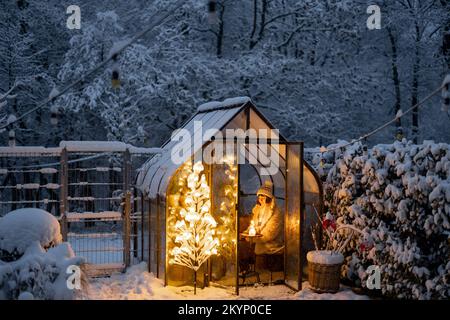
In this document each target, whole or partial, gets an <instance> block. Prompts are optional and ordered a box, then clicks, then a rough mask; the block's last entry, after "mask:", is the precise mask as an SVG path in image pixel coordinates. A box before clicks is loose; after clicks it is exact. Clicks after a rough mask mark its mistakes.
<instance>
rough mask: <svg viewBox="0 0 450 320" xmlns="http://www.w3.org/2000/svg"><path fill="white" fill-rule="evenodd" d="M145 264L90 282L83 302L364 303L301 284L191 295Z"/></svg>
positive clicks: (346, 290)
mask: <svg viewBox="0 0 450 320" xmlns="http://www.w3.org/2000/svg"><path fill="white" fill-rule="evenodd" d="M146 270H147V266H146V264H145V263H141V264H138V265H136V266H132V267H130V268H129V269H128V271H127V272H126V273H125V274H115V275H113V276H111V277H109V278H98V279H92V280H91V282H90V285H89V288H88V289H87V294H86V296H85V297H84V298H85V299H94V300H182V299H193V300H194V299H198V300H208V299H213V300H223V299H229V300H234V299H250V300H262V299H264V300H271V299H274V300H367V299H369V298H368V297H367V296H362V295H357V294H355V293H353V291H351V290H350V289H349V288H347V287H343V286H341V290H340V291H339V292H338V293H336V294H317V293H314V292H313V291H311V290H310V289H309V288H308V283H307V282H305V283H304V284H303V287H304V288H305V289H303V290H302V291H300V292H295V291H292V290H290V289H289V288H287V287H286V286H283V285H276V286H258V287H244V288H240V295H239V296H236V295H234V294H233V290H232V289H223V288H217V287H209V288H205V289H198V290H197V295H194V294H193V288H192V287H177V288H175V287H164V285H163V282H162V280H160V279H156V278H155V277H154V276H153V274H151V273H148V272H147V271H146Z"/></svg>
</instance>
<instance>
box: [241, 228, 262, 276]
mask: <svg viewBox="0 0 450 320" xmlns="http://www.w3.org/2000/svg"><path fill="white" fill-rule="evenodd" d="M241 236H242V237H245V238H247V239H248V241H249V245H250V248H251V254H252V258H253V259H252V261H253V263H249V270H245V271H243V272H242V274H239V277H240V278H242V280H243V281H242V284H244V283H245V279H246V278H247V277H251V276H256V280H257V282H258V283H259V282H261V280H260V278H259V272H257V271H256V269H255V268H256V255H255V248H254V239H255V238H261V237H262V234H255V235H254V236H251V235H249V234H248V233H245V232H242V233H241ZM239 267H240V268H241V266H239Z"/></svg>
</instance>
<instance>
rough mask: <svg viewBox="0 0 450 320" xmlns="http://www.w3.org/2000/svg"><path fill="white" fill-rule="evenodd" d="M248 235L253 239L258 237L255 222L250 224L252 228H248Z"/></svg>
mask: <svg viewBox="0 0 450 320" xmlns="http://www.w3.org/2000/svg"><path fill="white" fill-rule="evenodd" d="M248 235H249V236H251V237H254V236H256V229H255V222H254V221H253V220H252V221H251V222H250V227H249V228H248Z"/></svg>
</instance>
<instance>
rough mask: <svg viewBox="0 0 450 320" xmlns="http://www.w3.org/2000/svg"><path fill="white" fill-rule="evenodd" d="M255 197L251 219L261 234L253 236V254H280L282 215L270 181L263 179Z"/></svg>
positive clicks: (281, 245) (281, 248)
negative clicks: (262, 183)
mask: <svg viewBox="0 0 450 320" xmlns="http://www.w3.org/2000/svg"><path fill="white" fill-rule="evenodd" d="M257 197H258V199H257V203H256V205H255V206H254V207H253V210H252V217H251V219H252V225H253V226H254V228H255V230H256V233H257V234H260V235H261V236H260V237H255V238H254V242H255V254H256V255H264V254H280V253H282V250H283V248H284V246H283V216H282V214H281V212H280V210H279V209H278V207H277V204H276V200H275V197H274V196H273V193H272V183H271V182H270V181H265V182H264V185H263V186H261V188H259V190H258V192H257ZM249 228H250V227H249ZM248 231H249V230H248V229H247V233H248Z"/></svg>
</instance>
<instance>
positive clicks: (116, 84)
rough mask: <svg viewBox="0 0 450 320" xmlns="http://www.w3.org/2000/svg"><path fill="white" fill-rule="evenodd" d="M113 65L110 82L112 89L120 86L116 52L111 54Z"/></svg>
mask: <svg viewBox="0 0 450 320" xmlns="http://www.w3.org/2000/svg"><path fill="white" fill-rule="evenodd" d="M112 59H113V66H112V76H111V84H112V87H113V88H114V89H117V88H119V87H120V77H119V63H118V61H117V54H115V55H113V57H112Z"/></svg>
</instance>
